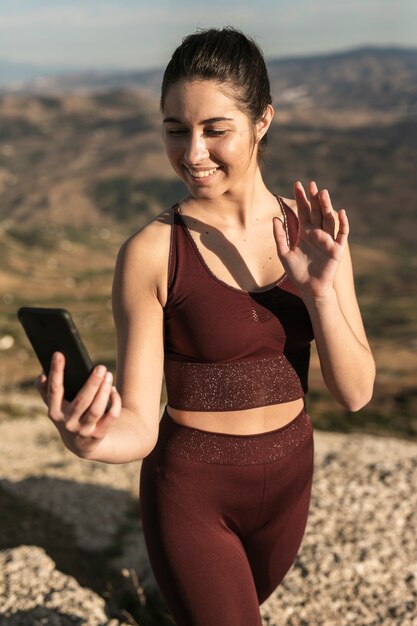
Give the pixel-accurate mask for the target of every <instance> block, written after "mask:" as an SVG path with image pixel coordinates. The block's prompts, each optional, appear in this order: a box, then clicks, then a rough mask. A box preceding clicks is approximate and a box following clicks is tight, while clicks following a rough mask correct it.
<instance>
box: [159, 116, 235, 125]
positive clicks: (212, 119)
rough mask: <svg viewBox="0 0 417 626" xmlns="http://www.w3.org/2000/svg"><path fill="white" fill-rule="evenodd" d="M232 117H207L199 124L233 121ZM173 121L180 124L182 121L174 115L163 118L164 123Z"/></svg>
mask: <svg viewBox="0 0 417 626" xmlns="http://www.w3.org/2000/svg"><path fill="white" fill-rule="evenodd" d="M233 121H234V120H233V118H232V117H209V118H208V119H206V120H201V122H199V124H215V123H216V122H233ZM170 122H171V123H173V124H182V123H183V122H182V121H181V120H179V119H177V118H176V117H165V118H164V124H167V123H170Z"/></svg>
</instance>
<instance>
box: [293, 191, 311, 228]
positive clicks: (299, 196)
mask: <svg viewBox="0 0 417 626" xmlns="http://www.w3.org/2000/svg"><path fill="white" fill-rule="evenodd" d="M294 198H295V201H296V203H297V209H298V220H299V222H300V226H307V225H310V224H311V219H310V213H311V208H310V203H309V201H308V198H307V196H306V192H305V191H304V187H303V185H302V184H301V182H300V181H299V180H298V181H297V182H296V183H295V185H294Z"/></svg>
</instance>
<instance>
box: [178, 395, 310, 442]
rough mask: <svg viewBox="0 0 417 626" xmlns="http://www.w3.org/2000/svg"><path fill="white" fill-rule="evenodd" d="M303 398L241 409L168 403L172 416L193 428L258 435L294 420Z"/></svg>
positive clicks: (231, 433) (302, 404) (301, 405)
mask: <svg viewBox="0 0 417 626" xmlns="http://www.w3.org/2000/svg"><path fill="white" fill-rule="evenodd" d="M303 407H304V400H303V399H302V398H298V399H297V400H293V401H291V402H284V403H282V404H273V405H270V406H261V407H256V408H253V409H243V410H239V411H183V410H180V409H173V408H172V407H170V406H169V405H168V407H167V410H168V414H169V415H170V417H171V418H172V419H173V420H174V421H175V422H177V424H181V425H182V426H189V427H191V428H199V429H200V430H207V431H209V432H216V433H225V434H230V435H256V434H259V433H265V432H268V431H271V430H276V429H277V428H281V427H282V426H285V425H286V424H288V423H289V422H291V421H292V420H293V419H294V418H295V417H297V415H298V414H299V413H300V412H301V411H302V409H303Z"/></svg>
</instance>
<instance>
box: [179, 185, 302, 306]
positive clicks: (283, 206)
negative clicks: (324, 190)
mask: <svg viewBox="0 0 417 626" xmlns="http://www.w3.org/2000/svg"><path fill="white" fill-rule="evenodd" d="M275 197H276V199H277V201H278V203H279V205H280V207H281V211H282V215H283V216H284V228H285V233H286V236H287V243H288V245H289V246H293V245H294V244H295V241H291V236H290V231H289V228H288V215H287V211H289V212H290V213H291V214H292V215H293V217H294V218H295V220H296V221H297V224H298V217H297V215H296V213H295V212H294V211H293V209H292V208H291V207H289V206H288V205H287V204H286V203H285V202H284V201H283V199H282V198H281V197H280V196H275ZM171 211H172V213H173V220H172V221H173V223H172V228H171V242H170V253H169V266H168V277H169V280H168V293H169V291H170V288H171V285H172V275H173V266H174V263H175V261H174V258H173V257H174V241H173V238H174V225H175V216H177V217H178V219H179V221H180V224H181V226H182V227H183V230H184V232H185V234H186V237H187V238H188V240H189V241H190V242H191V245H192V246H193V249H194V251H195V253H196V256H197V258H198V260H199V262H200V264H201V265H202V267H203V268H204V269H205V270H206V272H207V273H208V274H209V276H210V277H211V278H213V279H214V280H215V281H216V282H218V283H219V284H220V285H222V286H223V287H226V288H227V289H231V290H232V291H235V292H237V293H241V294H244V295H248V294H252V293H265V292H268V291H272V290H273V289H275V288H276V287H279V286H280V285H282V284H283V283H284V282H285V281H286V280H287V278H288V276H287V273H286V272H285V271H284V273H283V274H281V276H280V277H279V278H278V279H277V280H275V281H273V282H272V283H270V284H269V285H265V286H264V287H261V288H260V289H252V290H250V291H248V290H246V289H241V288H240V287H235V286H234V285H230V284H229V283H227V282H225V281H224V280H222V279H221V278H219V277H218V276H217V275H216V274H215V273H214V272H213V270H212V269H211V268H210V266H209V265H208V264H207V262H206V261H205V259H204V257H203V255H202V253H201V251H200V249H199V247H198V246H197V244H196V242H195V240H194V238H193V236H192V235H191V232H190V229H189V228H188V226H187V225H186V223H185V221H184V219H183V216H182V215H181V211H180V206H179V203H176V204H174V206H173V207H172V209H171Z"/></svg>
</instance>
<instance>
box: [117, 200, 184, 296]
mask: <svg viewBox="0 0 417 626" xmlns="http://www.w3.org/2000/svg"><path fill="white" fill-rule="evenodd" d="M171 223H172V210H171V209H169V210H166V211H163V212H162V213H161V214H160V215H158V216H157V217H155V218H154V219H153V220H152V221H150V222H149V223H148V224H146V225H145V226H143V227H142V228H141V229H140V230H138V231H136V232H135V233H133V234H132V235H131V236H130V237H129V238H128V239H126V241H125V242H124V243H123V244H122V246H121V248H120V250H119V254H118V257H117V263H116V280H119V281H120V280H123V281H127V282H128V283H132V284H134V285H136V287H137V289H139V290H140V289H141V288H145V289H150V290H151V291H153V292H156V293H160V292H161V291H163V290H164V289H165V285H166V282H167V276H168V261H169V250H170V241H171Z"/></svg>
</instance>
